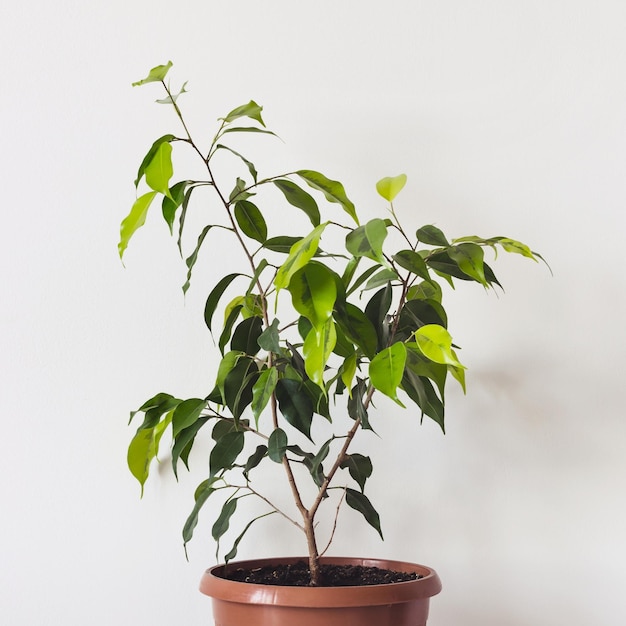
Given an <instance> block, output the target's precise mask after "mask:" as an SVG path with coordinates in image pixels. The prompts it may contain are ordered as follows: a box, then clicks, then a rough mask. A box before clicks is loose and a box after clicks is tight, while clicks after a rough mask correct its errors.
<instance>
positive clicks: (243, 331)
mask: <svg viewBox="0 0 626 626" xmlns="http://www.w3.org/2000/svg"><path fill="white" fill-rule="evenodd" d="M262 330H263V320H262V319H261V318H260V317H256V316H255V317H249V318H248V319H245V320H243V321H242V322H240V323H239V325H238V326H237V328H235V331H234V332H233V338H232V339H231V342H230V349H231V350H235V351H237V352H243V353H244V354H247V355H249V356H254V355H255V354H256V353H257V352H258V351H259V350H260V349H261V348H260V346H259V342H258V339H259V336H260V335H261V332H262Z"/></svg>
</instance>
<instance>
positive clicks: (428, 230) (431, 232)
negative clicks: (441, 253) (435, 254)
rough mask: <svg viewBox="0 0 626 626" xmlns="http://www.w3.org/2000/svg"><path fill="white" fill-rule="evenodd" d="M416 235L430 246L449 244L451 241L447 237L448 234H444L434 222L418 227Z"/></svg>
mask: <svg viewBox="0 0 626 626" xmlns="http://www.w3.org/2000/svg"><path fill="white" fill-rule="evenodd" d="M415 236H416V237H417V239H418V240H419V241H421V242H422V243H425V244H426V245H428V246H449V245H450V243H449V242H448V240H447V239H446V236H445V235H444V234H443V232H442V231H441V230H439V228H437V227H436V226H433V225H432V224H430V225H427V226H422V227H421V228H418V229H417V232H416V233H415Z"/></svg>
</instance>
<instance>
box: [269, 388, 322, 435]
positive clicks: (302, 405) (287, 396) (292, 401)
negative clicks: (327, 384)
mask: <svg viewBox="0 0 626 626" xmlns="http://www.w3.org/2000/svg"><path fill="white" fill-rule="evenodd" d="M276 398H277V400H278V407H279V409H280V412H281V413H282V415H283V417H284V418H285V420H287V422H288V423H289V424H291V426H293V427H294V428H296V429H297V430H299V431H300V432H301V433H302V434H303V435H305V436H306V437H308V438H309V439H311V422H312V421H313V403H312V402H311V399H310V397H309V394H308V393H307V391H306V389H305V387H304V386H303V385H302V383H300V382H298V381H296V380H290V379H287V378H282V379H280V380H279V381H278V384H277V385H276Z"/></svg>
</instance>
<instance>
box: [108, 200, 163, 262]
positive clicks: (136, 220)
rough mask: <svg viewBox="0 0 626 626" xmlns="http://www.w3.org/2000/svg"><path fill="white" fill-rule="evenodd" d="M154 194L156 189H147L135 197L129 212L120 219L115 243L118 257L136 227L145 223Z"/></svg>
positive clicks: (122, 252)
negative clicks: (117, 239)
mask: <svg viewBox="0 0 626 626" xmlns="http://www.w3.org/2000/svg"><path fill="white" fill-rule="evenodd" d="M155 196H156V191H149V192H148V193H145V194H144V195H143V196H140V197H139V198H137V200H136V201H135V203H134V204H133V206H132V208H131V210H130V213H129V214H128V215H127V216H126V217H125V218H124V220H123V221H122V223H121V225H120V242H119V243H118V244H117V249H118V251H119V254H120V259H121V258H122V257H123V256H124V251H125V250H126V248H127V247H128V242H129V241H130V238H131V237H132V236H133V235H134V234H135V232H136V231H137V229H138V228H141V226H143V225H144V224H145V223H146V216H147V215H148V209H149V208H150V205H151V204H152V201H153V200H154V198H155Z"/></svg>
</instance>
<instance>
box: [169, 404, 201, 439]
mask: <svg viewBox="0 0 626 626" xmlns="http://www.w3.org/2000/svg"><path fill="white" fill-rule="evenodd" d="M205 408H206V400H203V399H201V398H189V400H183V401H182V402H181V403H180V404H179V405H178V406H177V407H176V408H175V409H174V412H173V415H172V432H173V435H174V437H176V436H177V435H178V434H179V433H180V431H181V430H183V429H185V428H189V426H192V425H193V424H194V422H195V421H196V420H197V419H198V418H199V417H200V415H201V414H202V411H203V410H204V409H205Z"/></svg>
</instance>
